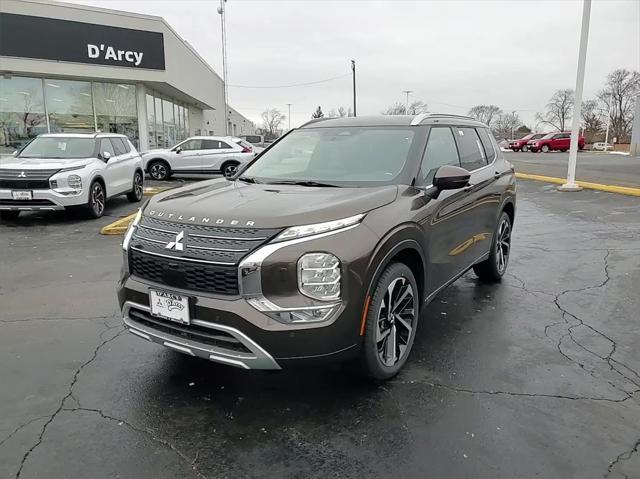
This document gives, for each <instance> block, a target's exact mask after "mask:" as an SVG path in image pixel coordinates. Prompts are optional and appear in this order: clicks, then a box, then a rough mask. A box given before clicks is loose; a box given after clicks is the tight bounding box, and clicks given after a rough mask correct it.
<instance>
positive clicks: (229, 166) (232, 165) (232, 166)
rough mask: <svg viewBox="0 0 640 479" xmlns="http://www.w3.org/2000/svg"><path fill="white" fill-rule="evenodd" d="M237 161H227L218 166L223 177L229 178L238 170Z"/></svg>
mask: <svg viewBox="0 0 640 479" xmlns="http://www.w3.org/2000/svg"><path fill="white" fill-rule="evenodd" d="M239 164H240V163H238V162H237V161H227V162H226V163H224V164H223V165H222V166H221V167H220V172H221V173H222V175H223V176H224V177H225V178H231V177H232V176H233V175H235V174H236V173H237V172H238V165H239Z"/></svg>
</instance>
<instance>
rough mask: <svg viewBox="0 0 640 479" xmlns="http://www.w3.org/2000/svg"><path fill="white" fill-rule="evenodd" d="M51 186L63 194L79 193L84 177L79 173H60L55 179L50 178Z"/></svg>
mask: <svg viewBox="0 0 640 479" xmlns="http://www.w3.org/2000/svg"><path fill="white" fill-rule="evenodd" d="M74 169H76V170H77V169H78V168H74ZM49 186H50V187H51V189H52V190H54V191H55V192H56V193H60V194H61V195H67V196H71V195H77V194H79V193H80V192H81V191H82V178H81V177H80V176H78V175H69V176H66V177H65V176H63V175H58V177H57V178H56V179H55V180H49Z"/></svg>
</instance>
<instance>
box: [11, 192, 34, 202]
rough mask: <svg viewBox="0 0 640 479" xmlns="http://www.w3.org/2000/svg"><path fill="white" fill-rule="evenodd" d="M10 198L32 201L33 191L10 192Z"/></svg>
mask: <svg viewBox="0 0 640 479" xmlns="http://www.w3.org/2000/svg"><path fill="white" fill-rule="evenodd" d="M11 197H12V198H13V199H14V200H32V199H33V191H12V192H11Z"/></svg>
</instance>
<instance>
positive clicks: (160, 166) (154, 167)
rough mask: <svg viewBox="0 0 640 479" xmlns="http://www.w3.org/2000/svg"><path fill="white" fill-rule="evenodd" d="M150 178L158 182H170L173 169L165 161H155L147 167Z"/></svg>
mask: <svg viewBox="0 0 640 479" xmlns="http://www.w3.org/2000/svg"><path fill="white" fill-rule="evenodd" d="M147 169H148V171H149V176H151V178H153V179H154V180H157V181H164V180H168V179H169V177H170V176H171V168H170V167H169V164H168V163H167V162H166V161H164V160H153V161H151V162H150V163H149V166H147Z"/></svg>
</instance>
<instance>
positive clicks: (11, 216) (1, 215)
mask: <svg viewBox="0 0 640 479" xmlns="http://www.w3.org/2000/svg"><path fill="white" fill-rule="evenodd" d="M19 214H20V212H19V211H0V219H1V220H15V219H17V218H18V215H19Z"/></svg>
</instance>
